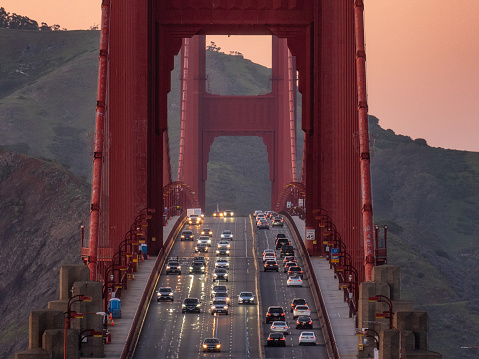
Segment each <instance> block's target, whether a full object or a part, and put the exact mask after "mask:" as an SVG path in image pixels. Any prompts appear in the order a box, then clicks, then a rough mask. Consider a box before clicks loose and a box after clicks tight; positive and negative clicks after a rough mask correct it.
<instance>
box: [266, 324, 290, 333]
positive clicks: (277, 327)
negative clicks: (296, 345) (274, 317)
mask: <svg viewBox="0 0 479 359" xmlns="http://www.w3.org/2000/svg"><path fill="white" fill-rule="evenodd" d="M270 329H271V331H272V332H280V333H284V334H288V329H289V327H288V324H286V322H284V321H276V322H273V324H271V327H270Z"/></svg>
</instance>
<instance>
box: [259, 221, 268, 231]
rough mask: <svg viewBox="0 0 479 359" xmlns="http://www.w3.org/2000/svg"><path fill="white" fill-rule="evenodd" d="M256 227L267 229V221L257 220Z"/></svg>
mask: <svg viewBox="0 0 479 359" xmlns="http://www.w3.org/2000/svg"><path fill="white" fill-rule="evenodd" d="M256 228H258V229H269V223H268V221H267V220H263V221H261V220H260V221H259V223H258V224H257V225H256Z"/></svg>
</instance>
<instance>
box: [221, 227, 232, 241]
mask: <svg viewBox="0 0 479 359" xmlns="http://www.w3.org/2000/svg"><path fill="white" fill-rule="evenodd" d="M221 239H229V240H233V232H231V231H230V230H229V229H225V230H224V231H223V233H221Z"/></svg>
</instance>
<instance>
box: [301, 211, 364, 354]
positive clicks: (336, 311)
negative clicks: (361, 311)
mask: <svg viewBox="0 0 479 359" xmlns="http://www.w3.org/2000/svg"><path fill="white" fill-rule="evenodd" d="M293 220H294V223H295V224H296V227H298V230H299V233H301V235H302V237H303V241H304V237H305V233H306V231H305V223H304V221H303V220H300V219H299V217H296V216H294V217H293ZM311 262H312V264H313V269H314V273H315V274H316V278H317V280H318V284H319V287H320V288H321V293H322V294H323V298H324V303H325V305H326V310H327V311H328V315H329V320H330V322H331V326H332V327H333V333H334V338H335V339H336V344H337V346H338V350H339V356H340V357H341V358H357V356H358V337H357V336H356V335H355V330H356V326H355V323H354V318H349V307H348V304H347V303H346V302H345V301H344V294H343V291H342V290H340V289H338V288H339V281H338V279H337V278H335V277H334V271H333V270H332V269H330V268H329V262H328V261H327V259H326V258H324V257H311Z"/></svg>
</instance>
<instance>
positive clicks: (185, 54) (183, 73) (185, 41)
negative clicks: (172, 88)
mask: <svg viewBox="0 0 479 359" xmlns="http://www.w3.org/2000/svg"><path fill="white" fill-rule="evenodd" d="M189 42H190V39H183V61H182V65H183V66H182V69H181V117H180V123H181V126H180V127H181V131H180V155H179V160H178V178H177V181H182V180H183V156H184V153H185V123H186V94H187V84H188V47H189Z"/></svg>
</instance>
